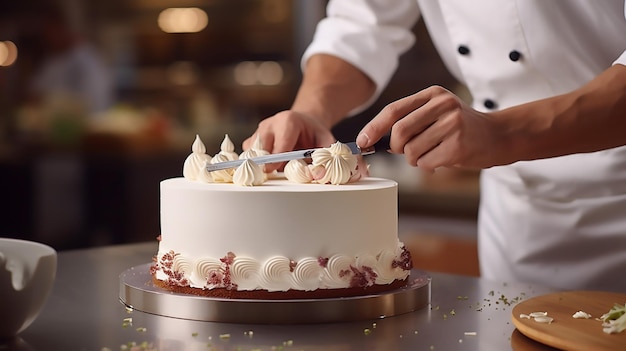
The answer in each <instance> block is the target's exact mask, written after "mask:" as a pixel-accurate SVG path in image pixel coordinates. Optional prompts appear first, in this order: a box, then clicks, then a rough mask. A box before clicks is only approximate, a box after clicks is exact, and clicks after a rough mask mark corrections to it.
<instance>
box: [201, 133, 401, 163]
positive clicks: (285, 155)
mask: <svg viewBox="0 0 626 351" xmlns="http://www.w3.org/2000/svg"><path fill="white" fill-rule="evenodd" d="M344 144H345V145H347V146H348V147H349V148H350V151H351V152H352V154H353V155H362V156H365V155H371V154H373V153H375V152H377V151H378V152H380V151H387V150H389V135H385V136H383V137H382V138H381V139H380V140H379V141H377V142H376V143H375V144H374V145H372V146H370V147H367V148H364V149H361V148H360V147H358V146H357V144H356V142H354V141H352V142H349V143H344ZM320 149H322V148H313V149H303V150H296V151H288V152H281V153H278V154H270V155H265V156H257V157H252V158H250V159H249V160H251V161H253V162H254V163H256V164H258V165H262V164H266V163H276V162H286V161H291V160H299V159H304V158H311V155H313V152H315V150H320ZM244 161H245V159H240V160H233V161H225V162H218V163H214V164H209V165H207V166H206V169H207V171H209V172H213V171H218V170H222V169H228V168H235V167H239V166H240V165H241V164H242V163H244Z"/></svg>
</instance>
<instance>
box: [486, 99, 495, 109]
mask: <svg viewBox="0 0 626 351" xmlns="http://www.w3.org/2000/svg"><path fill="white" fill-rule="evenodd" d="M483 105H484V106H485V107H486V108H488V109H490V110H493V109H494V108H496V106H497V105H496V103H495V101H493V100H491V99H487V100H485V101H484V102H483Z"/></svg>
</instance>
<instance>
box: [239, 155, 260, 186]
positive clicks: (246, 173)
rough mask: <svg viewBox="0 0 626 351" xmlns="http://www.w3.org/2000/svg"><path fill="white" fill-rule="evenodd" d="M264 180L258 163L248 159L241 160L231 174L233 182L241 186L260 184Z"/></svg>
mask: <svg viewBox="0 0 626 351" xmlns="http://www.w3.org/2000/svg"><path fill="white" fill-rule="evenodd" d="M264 181H265V174H263V169H261V166H260V165H257V164H256V163H254V161H252V160H250V159H246V160H245V161H243V164H241V166H239V167H237V169H236V170H235V173H234V174H233V183H235V184H237V185H242V186H253V185H261V184H263V182H264Z"/></svg>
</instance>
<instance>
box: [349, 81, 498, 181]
mask: <svg viewBox="0 0 626 351" xmlns="http://www.w3.org/2000/svg"><path fill="white" fill-rule="evenodd" d="M496 122H497V120H496V119H494V118H493V117H491V115H489V114H487V113H481V112H478V111H476V110H474V109H472V108H471V107H470V106H468V105H467V104H465V103H464V102H463V101H461V99H460V98H459V97H457V96H456V95H454V94H452V93H451V92H449V91H447V90H446V89H444V88H442V87H438V86H433V87H429V88H427V89H424V90H422V91H420V92H418V93H416V94H413V95H411V96H408V97H405V98H403V99H400V100H397V101H394V102H392V103H391V104H389V105H387V106H386V107H385V108H383V109H382V110H381V111H380V113H379V114H378V115H377V116H376V117H374V118H373V119H372V120H371V121H370V122H369V123H368V124H367V125H365V127H363V129H362V130H361V132H359V136H358V137H357V144H358V145H359V146H360V147H368V146H370V145H372V144H374V143H375V142H376V141H378V140H379V139H380V138H381V137H382V136H383V135H384V134H386V133H387V132H388V131H389V130H391V140H390V148H391V152H393V153H398V154H404V156H405V158H406V160H407V162H408V163H409V164H410V165H411V166H417V167H419V168H421V169H424V170H426V171H430V172H432V171H434V170H435V169H436V168H438V167H467V168H486V167H491V166H493V165H496V164H502V162H501V158H502V155H500V153H502V151H503V150H502V148H503V144H504V143H505V142H506V137H505V135H504V133H502V132H501V131H499V129H500V128H499V127H498V125H497V123H496ZM504 153H506V151H504Z"/></svg>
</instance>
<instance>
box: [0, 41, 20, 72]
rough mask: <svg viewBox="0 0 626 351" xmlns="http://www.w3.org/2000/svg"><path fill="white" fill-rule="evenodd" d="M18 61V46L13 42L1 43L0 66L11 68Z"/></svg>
mask: <svg viewBox="0 0 626 351" xmlns="http://www.w3.org/2000/svg"><path fill="white" fill-rule="evenodd" d="M15 60H17V46H15V44H14V43H13V42H12V41H8V40H7V41H0V66H5V67H6V66H11V65H12V64H13V63H15Z"/></svg>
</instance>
